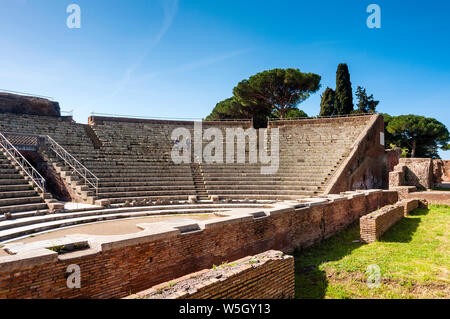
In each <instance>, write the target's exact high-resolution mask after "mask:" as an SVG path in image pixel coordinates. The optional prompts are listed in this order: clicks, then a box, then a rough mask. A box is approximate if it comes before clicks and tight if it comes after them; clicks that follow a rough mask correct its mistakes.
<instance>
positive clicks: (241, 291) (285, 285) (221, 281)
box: [126, 250, 295, 299]
mask: <svg viewBox="0 0 450 319" xmlns="http://www.w3.org/2000/svg"><path fill="white" fill-rule="evenodd" d="M294 296H295V276H294V258H293V257H292V256H289V255H285V254H283V253H282V252H280V251H274V250H269V251H267V252H264V253H262V254H258V255H256V256H248V257H245V258H242V259H239V260H236V261H234V262H232V263H224V264H222V265H219V266H217V267H216V266H214V267H213V269H205V270H202V271H198V272H195V273H192V274H189V275H187V276H184V277H181V278H176V279H174V280H172V281H170V282H165V283H162V284H159V285H156V286H154V287H152V288H150V289H148V290H145V291H142V292H139V293H137V294H135V295H131V296H129V297H127V298H126V299H219V298H220V299H293V298H294Z"/></svg>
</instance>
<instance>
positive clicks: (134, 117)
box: [90, 112, 253, 122]
mask: <svg viewBox="0 0 450 319" xmlns="http://www.w3.org/2000/svg"><path fill="white" fill-rule="evenodd" d="M90 115H91V116H99V117H102V116H106V117H117V118H129V119H138V120H139V119H142V120H167V121H203V122H250V121H253V119H217V120H205V119H202V118H196V117H157V116H153V117H149V116H137V115H123V114H110V113H96V112H91V114H90Z"/></svg>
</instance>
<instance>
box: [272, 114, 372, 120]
mask: <svg viewBox="0 0 450 319" xmlns="http://www.w3.org/2000/svg"><path fill="white" fill-rule="evenodd" d="M375 114H378V113H377V112H374V113H354V114H344V115H328V116H311V117H297V118H289V119H280V118H271V117H267V120H268V121H269V122H279V121H300V120H319V119H335V118H346V117H359V116H372V115H375Z"/></svg>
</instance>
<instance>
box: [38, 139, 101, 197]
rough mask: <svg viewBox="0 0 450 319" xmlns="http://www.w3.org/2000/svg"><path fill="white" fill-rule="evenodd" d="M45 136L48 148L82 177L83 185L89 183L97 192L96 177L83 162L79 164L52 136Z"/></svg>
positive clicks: (97, 180) (97, 181)
mask: <svg viewBox="0 0 450 319" xmlns="http://www.w3.org/2000/svg"><path fill="white" fill-rule="evenodd" d="M45 138H46V141H47V144H48V147H49V149H50V150H51V151H53V152H54V153H55V154H56V155H57V156H58V157H59V158H60V159H62V160H63V161H64V163H65V164H67V165H69V166H70V167H71V168H72V169H73V170H74V171H75V172H76V173H77V174H78V175H79V176H80V177H81V178H83V180H84V184H85V185H88V184H89V185H91V186H92V187H93V188H94V189H95V193H96V194H98V184H99V179H98V177H97V176H95V175H94V173H92V172H91V171H90V170H88V169H87V168H86V167H85V166H84V165H83V164H81V163H80V162H79V161H78V160H77V159H76V158H75V157H73V156H72V155H71V154H70V153H69V152H67V151H66V150H65V149H64V148H63V147H62V146H61V145H59V144H58V143H57V142H56V141H55V140H54V139H53V138H51V137H50V136H48V135H46V136H45Z"/></svg>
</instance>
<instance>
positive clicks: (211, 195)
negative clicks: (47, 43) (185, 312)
mask: <svg viewBox="0 0 450 319" xmlns="http://www.w3.org/2000/svg"><path fill="white" fill-rule="evenodd" d="M202 125H203V128H202V133H205V132H206V130H208V129H209V128H213V127H215V128H218V129H219V130H220V131H221V132H222V134H223V135H224V136H225V135H226V130H227V129H229V128H237V127H241V128H243V129H244V130H245V129H249V128H250V127H251V126H252V122H251V121H227V122H219V121H216V122H202ZM179 127H183V128H185V129H186V130H187V131H189V132H191V133H192V136H194V134H195V123H194V122H192V121H163V120H146V119H132V118H112V117H99V116H93V117H90V118H89V123H88V124H87V125H84V124H78V123H76V122H74V121H73V120H72V118H70V117H54V116H36V115H29V114H28V115H23V114H22V115H17V114H7V113H0V132H3V133H5V135H4V137H5V138H4V139H2V141H3V142H2V144H1V145H0V148H2V150H3V152H0V164H1V168H0V242H3V241H6V240H13V239H16V238H18V237H21V236H27V235H30V234H34V233H36V232H40V231H49V230H53V229H58V228H60V227H67V226H76V225H79V224H82V223H92V222H99V221H104V220H113V219H123V218H132V217H139V216H152V215H155V214H164V213H165V212H166V213H167V212H168V211H170V212H171V213H173V214H186V213H187V212H194V213H195V212H197V213H198V212H202V213H207V212H219V213H221V214H225V215H226V212H227V211H230V210H233V214H230V215H229V216H227V215H226V217H223V218H220V219H213V220H209V221H204V222H198V223H197V222H192V221H183V220H181V219H180V220H179V222H178V223H167V222H160V223H154V224H148V225H144V227H143V231H141V232H139V233H136V234H129V235H120V236H106V237H104V236H103V237H102V236H81V237H76V238H75V237H73V236H67V237H65V238H62V239H60V240H57V241H56V242H57V243H58V247H53V246H54V245H49V243H47V242H39V243H35V244H25V245H20V244H6V245H5V247H4V248H3V249H2V250H1V252H4V251H6V252H7V254H6V255H5V254H0V298H124V297H127V296H129V295H130V294H131V293H138V292H141V291H145V290H146V289H149V288H151V287H153V286H155V285H158V284H162V283H165V282H168V281H171V280H174V279H176V278H179V277H183V276H186V275H188V274H191V273H193V272H197V271H201V270H202V269H210V268H211V267H212V266H213V265H220V264H222V263H223V262H232V261H235V260H238V259H241V258H245V257H246V256H254V255H257V254H263V253H265V252H266V251H268V250H279V251H282V252H283V253H290V252H292V251H293V250H294V249H299V248H303V247H307V246H311V245H314V244H317V243H320V242H321V241H322V240H324V239H326V238H329V237H330V236H332V235H333V234H335V233H337V232H339V231H341V230H343V229H344V228H345V227H347V226H348V225H349V224H351V223H352V222H355V221H357V220H358V219H359V218H360V217H362V216H364V215H366V214H369V213H371V212H373V211H376V210H378V209H379V208H381V207H383V206H386V205H390V204H394V203H396V202H397V201H398V199H399V197H400V198H402V199H403V198H406V197H407V196H408V194H410V192H411V191H412V190H413V188H414V189H415V186H406V185H405V184H406V182H405V179H404V178H405V175H406V174H407V172H414V174H415V176H417V178H416V179H408V181H410V180H413V181H414V183H416V184H421V183H425V184H423V185H425V187H426V186H427V185H431V184H433V185H435V184H436V183H437V181H438V180H439V178H440V177H439V176H444V179H445V176H448V166H449V165H448V163H447V162H445V161H441V162H436V164H434V163H435V162H434V161H432V162H431V164H430V162H429V161H422V162H420V163H419V162H417V161H416V162H406V161H404V160H403V159H400V160H399V159H398V157H399V156H398V155H399V154H398V152H397V151H392V150H389V151H386V150H385V147H384V122H383V118H382V117H381V116H380V115H377V114H374V115H365V116H349V117H339V118H319V119H303V120H293V121H270V122H269V124H268V130H267V136H268V140H269V141H270V142H268V143H267V145H261V144H260V143H259V144H258V145H257V150H258V151H260V150H261V149H262V148H263V147H264V148H267V149H270V148H271V147H272V146H274V145H275V144H272V143H276V145H275V146H278V147H279V151H280V158H279V169H278V171H277V172H276V173H274V174H268V175H262V174H261V168H262V166H263V165H262V164H260V163H249V162H244V163H239V162H235V163H224V164H218V163H212V164H207V163H196V162H191V163H183V164H175V163H173V162H172V161H171V151H172V149H173V146H174V142H173V138H172V135H171V134H172V132H173V131H174V129H176V128H179ZM274 129H279V137H280V138H279V141H275V142H272V140H271V136H272V134H273V132H274V131H275V130H274ZM8 143H10V144H11V145H13V146H14V147H16V148H17V149H18V150H19V152H21V154H16V153H11V150H9V151H8V147H10V146H8ZM208 143H209V141H208V140H207V139H202V143H201V149H202V150H206V149H207V147H208ZM244 152H245V157H246V158H248V156H249V154H250V152H251V148H250V145H245V148H244ZM30 154H32V155H33V156H31V155H30ZM25 157H27V158H28V159H29V161H30V162H32V163H33V164H34V166H36V167H37V168H38V171H39V172H40V173H41V175H43V176H45V180H46V183H50V185H48V184H47V186H51V187H47V188H45V189H41V188H39V187H38V186H39V185H37V184H36V182H34V183H33V176H34V177H35V176H36V174H39V172H38V171H36V170H32V169H30V168H27V165H25V164H23V162H24V160H26V158H25ZM193 157H194V155H193ZM193 157H192V158H193ZM235 159H236V157H235ZM224 162H225V161H224ZM20 163H22V164H20ZM30 165H31V164H30ZM31 166H33V165H31ZM394 167H395V169H394ZM393 169H394V172H393V173H391V174H389V172H391V171H392V170H393ZM425 171H426V173H424V172H425ZM30 172H31V173H30ZM402 174H403V175H402ZM439 174H441V175H439ZM31 175H33V176H31ZM430 176H433V177H431V178H430ZM52 183H53V184H54V185H51V184H52ZM426 183H428V184H426ZM389 187H391V188H392V189H391V190H383V191H382V190H376V189H388V188H389ZM55 189H56V190H57V191H53V194H52V193H50V190H55ZM63 197H65V198H69V197H70V198H71V199H72V200H73V201H77V202H80V203H86V204H95V205H96V207H92V208H86V209H65V208H64V205H63V204H62V203H60V202H58V200H57V199H59V198H63ZM241 208H245V209H250V210H252V212H248V211H246V212H245V213H240V211H239V209H241ZM62 247H63V248H64V249H63V248H62ZM67 247H78V248H80V247H81V248H80V249H75V250H74V251H69V252H67V251H65V249H66V248H67ZM5 249H6V250H5ZM289 260H290V259H289V258H287V259H286V262H287V263H289V262H290V261H289ZM72 264H76V265H79V266H80V267H81V270H82V287H81V288H80V289H69V288H68V287H67V284H66V279H67V267H68V266H69V265H72ZM269 264H270V262H269V263H268V265H269ZM264 269H265V268H264V267H262V268H260V271H263V270H264ZM244 273H245V272H243V276H247V275H248V277H245V278H248V280H249V281H251V280H252V279H250V278H252V277H251V276H253V272H251V274H250V273H249V274H247V273H245V275H244ZM276 275H277V274H274V276H276ZM279 275H280V276H281V273H280V274H279ZM286 283H287V282H286ZM224 285H225V283H224ZM261 285H262V286H261V287H266V288H267V284H264V283H261ZM288 286H289V285H287V286H286V287H284V286H283V287H284V288H283V290H285V291H290V290H289V289H291V288H287V287H288ZM205 287H206V286H205ZM261 287H260V286H258V287H257V288H255V289H256V290H257V291H261V289H262V288H261ZM289 287H290V286H289ZM222 288H223V287H222ZM222 288H219V287H218V286H216V285H213V286H212V287H209V286H208V287H206V288H205V289H212V290H214V289H218V290H217V291H220V293H222V292H223V291H222V290H220V289H222ZM268 292H270V290H268ZM248 293H250V290H249V291H248ZM255 293H256V292H255ZM194 296H198V295H194ZM230 296H231V295H230ZM239 296H241V297H244V296H246V295H239ZM255 296H256V295H255ZM258 296H259V295H258ZM279 296H280V295H279V294H278V292H273V293H272V294H270V295H267V297H279ZM286 296H287V297H289V296H291V293H290V292H289V293H286Z"/></svg>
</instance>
